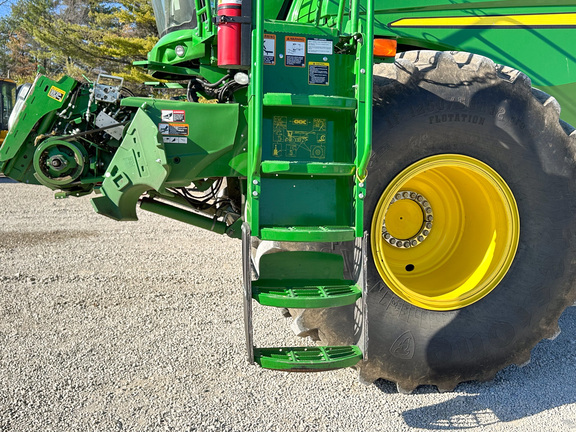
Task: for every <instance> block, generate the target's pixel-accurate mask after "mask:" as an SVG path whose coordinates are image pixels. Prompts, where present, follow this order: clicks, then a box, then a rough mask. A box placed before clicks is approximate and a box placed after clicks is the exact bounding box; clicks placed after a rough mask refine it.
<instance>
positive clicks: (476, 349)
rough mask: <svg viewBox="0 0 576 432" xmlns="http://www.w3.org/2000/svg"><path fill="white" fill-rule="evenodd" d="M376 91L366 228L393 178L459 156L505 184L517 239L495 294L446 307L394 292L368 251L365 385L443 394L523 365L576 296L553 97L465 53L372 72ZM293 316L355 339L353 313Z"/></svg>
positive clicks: (565, 146)
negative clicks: (425, 388)
mask: <svg viewBox="0 0 576 432" xmlns="http://www.w3.org/2000/svg"><path fill="white" fill-rule="evenodd" d="M374 84H375V91H374V94H375V98H374V99H375V102H374V135H373V154H372V158H371V160H370V165H369V168H368V178H367V187H368V191H367V197H366V202H365V215H366V216H365V227H366V229H368V230H369V229H370V225H371V223H372V216H373V214H374V211H375V208H376V205H377V202H378V200H379V199H380V196H381V195H382V193H383V191H384V189H385V188H386V187H387V186H388V185H389V183H390V182H391V181H392V180H393V179H394V178H395V176H397V175H398V173H399V172H401V171H402V170H404V169H405V168H406V167H408V166H410V165H411V164H414V163H415V162H417V161H419V160H422V159H423V158H427V157H429V156H433V155H442V154H460V155H466V156H470V157H472V158H475V159H477V160H479V161H482V162H484V163H485V164H487V165H489V166H490V167H492V168H493V169H494V170H495V171H496V172H498V173H499V174H500V175H501V176H502V178H503V179H504V180H505V182H506V183H507V184H508V186H509V187H510V189H511V190H512V192H513V194H514V197H515V199H516V202H517V205H518V211H519V215H520V239H519V244H518V250H517V253H516V256H515V258H514V261H513V263H512V265H511V267H510V268H509V270H508V272H507V273H506V275H505V277H504V279H503V280H502V281H501V282H500V283H499V284H498V285H497V287H496V288H495V289H494V290H493V291H491V292H490V293H489V294H488V295H487V296H486V297H484V298H482V299H481V300H479V301H476V302H474V303H473V304H470V305H466V306H465V307H462V308H460V309H457V310H449V311H438V310H429V309H423V308H420V307H417V306H414V305H413V304H411V303H410V302H408V301H405V300H403V299H401V298H400V297H399V296H397V295H396V294H395V293H394V292H393V291H392V290H391V289H390V288H389V287H388V286H387V285H386V284H385V283H384V281H383V280H382V278H381V277H380V274H379V273H378V271H377V269H376V267H375V265H374V258H373V256H372V252H371V251H370V252H369V257H368V269H367V273H368V287H369V294H368V298H367V304H368V323H369V324H368V328H369V351H368V354H369V358H368V360H367V361H366V362H363V363H361V364H360V365H359V369H360V377H361V379H362V380H363V381H364V382H373V381H374V380H375V379H378V378H384V379H387V380H390V381H394V382H396V383H397V385H398V388H399V390H400V391H407V392H410V391H412V390H413V389H415V388H416V387H417V386H419V385H436V386H437V387H438V389H439V390H450V389H453V388H454V387H455V386H456V385H457V384H458V383H460V382H464V381H471V380H481V381H485V380H489V379H492V378H493V377H494V375H495V374H496V372H497V371H499V370H501V369H502V368H504V367H506V366H508V365H510V364H518V365H521V364H524V363H526V362H528V361H529V360H530V351H531V349H532V348H533V347H534V346H535V345H536V344H537V343H538V342H539V341H540V340H542V339H543V338H551V337H553V336H554V335H555V334H557V332H558V331H559V329H558V324H557V323H558V318H559V317H560V315H561V313H562V312H563V310H564V309H565V308H566V307H567V306H569V305H571V304H573V303H574V299H575V297H576V284H575V282H576V266H574V260H575V258H576V254H575V251H576V183H575V178H576V139H575V137H574V135H572V134H571V128H570V127H569V126H568V125H566V124H565V123H562V122H561V121H560V120H559V112H560V109H559V106H558V104H557V102H556V101H555V100H554V99H553V98H551V97H549V96H547V95H545V94H543V93H542V92H540V91H537V90H534V89H532V88H531V83H530V80H529V78H528V77H526V76H525V75H524V74H522V73H520V72H518V71H515V70H512V69H510V68H507V67H503V66H499V65H496V64H494V63H493V62H492V61H490V60H489V59H486V58H484V57H481V56H478V55H473V54H467V53H447V52H433V51H415V52H407V53H403V54H400V55H399V56H398V57H397V59H396V62H395V64H393V65H392V64H382V65H377V66H376V67H375V80H374ZM463 113H465V115H462V114H463ZM481 119H482V120H481ZM376 234H377V233H376ZM356 315H358V314H357V313H356ZM295 320H296V321H295V328H298V329H299V332H300V333H301V334H303V335H305V334H313V335H314V334H317V335H318V336H319V337H320V339H321V341H322V342H324V343H328V344H350V343H360V340H359V336H358V332H357V331H356V332H355V331H354V330H352V329H353V328H354V322H355V321H356V322H358V317H357V316H355V309H354V308H352V307H344V308H335V309H332V310H331V309H326V310H321V311H317V310H307V311H304V312H303V313H300V314H297V316H296V317H295Z"/></svg>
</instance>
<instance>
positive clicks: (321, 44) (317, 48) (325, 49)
mask: <svg viewBox="0 0 576 432" xmlns="http://www.w3.org/2000/svg"><path fill="white" fill-rule="evenodd" d="M333 46H334V44H333V43H332V41H331V40H326V39H308V54H327V55H332V54H333V52H334V48H333Z"/></svg>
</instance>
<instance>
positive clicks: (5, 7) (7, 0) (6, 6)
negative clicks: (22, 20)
mask: <svg viewBox="0 0 576 432" xmlns="http://www.w3.org/2000/svg"><path fill="white" fill-rule="evenodd" d="M13 3H16V0H0V18H1V17H3V16H6V15H8V14H9V13H10V5H12V4H13Z"/></svg>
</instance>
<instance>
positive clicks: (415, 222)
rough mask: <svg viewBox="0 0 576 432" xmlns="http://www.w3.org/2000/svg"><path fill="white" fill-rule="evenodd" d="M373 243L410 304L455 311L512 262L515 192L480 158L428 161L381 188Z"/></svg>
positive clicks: (386, 273) (385, 272) (485, 290)
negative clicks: (382, 189)
mask: <svg viewBox="0 0 576 432" xmlns="http://www.w3.org/2000/svg"><path fill="white" fill-rule="evenodd" d="M371 229H372V235H371V249H372V254H373V258H374V264H375V266H376V269H377V270H378V272H379V273H380V276H381V277H382V280H383V281H384V282H385V283H386V285H387V286H388V287H389V288H390V289H391V290H392V291H393V292H394V293H396V294H397V295H398V296H399V297H400V298H402V299H404V300H405V301H407V302H408V303H410V304H412V305H415V306H418V307H422V308H425V309H430V310H455V309H460V308H463V307H466V306H469V305H471V304H472V303H474V302H476V301H478V300H480V299H481V298H483V297H485V296H486V295H488V294H489V293H490V292H491V291H492V290H493V289H494V288H495V287H496V286H497V285H498V284H499V283H500V281H501V280H502V279H503V278H504V276H505V275H506V274H507V272H508V270H509V269H510V267H511V265H512V261H513V259H514V255H515V254H516V250H517V247H518V242H519V232H520V217H519V213H518V207H517V205H516V201H515V199H514V195H513V194H512V191H511V190H510V188H509V187H508V185H507V184H506V182H505V181H504V180H503V179H502V177H500V175H499V174H498V173H497V172H496V171H495V170H494V169H492V168H491V167H490V166H488V165H486V164H485V163H483V162H482V161H480V160H477V159H473V158H471V157H469V156H464V155H455V154H445V155H436V156H430V157H428V158H426V159H422V160H420V161H418V162H416V163H414V164H412V165H410V166H408V167H407V168H405V169H404V170H403V171H402V172H400V174H398V176H396V177H395V178H394V179H393V180H392V181H391V182H390V183H389V185H388V186H387V187H386V189H385V190H384V191H383V193H382V195H381V197H380V199H379V201H378V203H377V205H376V208H375V210H374V215H373V218H372V228H371Z"/></svg>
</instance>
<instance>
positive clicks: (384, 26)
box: [375, 0, 576, 125]
mask: <svg viewBox="0 0 576 432" xmlns="http://www.w3.org/2000/svg"><path fill="white" fill-rule="evenodd" d="M375 9H376V20H375V32H376V34H377V35H383V36H393V37H396V38H398V42H399V43H401V44H407V45H411V46H416V47H422V48H428V49H439V50H457V51H466V52H473V53H476V54H481V55H484V56H486V57H489V58H491V59H492V60H494V61H495V62H496V63H499V64H503V65H506V66H511V67H513V68H515V69H518V70H520V71H522V72H524V73H525V74H527V75H528V76H529V77H530V78H531V79H532V84H533V85H534V86H536V87H539V88H541V89H542V90H544V91H546V92H547V93H550V94H551V95H553V96H554V97H556V98H557V99H558V100H559V101H560V102H561V106H562V110H563V111H562V118H563V119H564V120H565V121H567V122H569V123H571V124H573V125H576V84H575V83H576V54H575V53H574V50H573V49H572V46H573V45H574V42H576V2H575V1H573V0H572V1H557V0H556V1H554V0H551V1H518V0H492V1H479V0H470V1H467V2H465V3H455V2H453V1H451V0H408V1H405V0H393V1H390V0H376V5H375Z"/></svg>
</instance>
